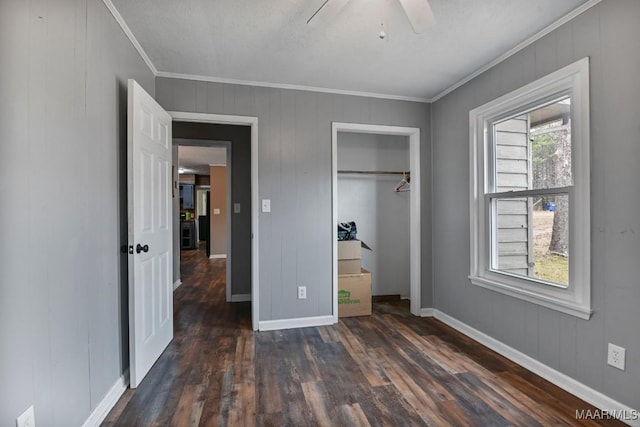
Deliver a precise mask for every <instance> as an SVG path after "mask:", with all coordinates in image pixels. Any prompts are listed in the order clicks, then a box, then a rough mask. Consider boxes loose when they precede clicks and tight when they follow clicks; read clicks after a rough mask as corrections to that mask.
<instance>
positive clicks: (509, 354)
mask: <svg viewBox="0 0 640 427" xmlns="http://www.w3.org/2000/svg"><path fill="white" fill-rule="evenodd" d="M422 310H432V312H433V315H434V316H435V318H436V319H438V320H440V321H441V322H443V323H445V324H447V325H449V326H451V327H452V328H453V329H456V330H457V331H459V332H462V333H463V334H465V335H466V336H468V337H469V338H472V339H474V340H476V341H478V342H479V343H480V344H483V345H485V346H486V347H489V348H490V349H491V350H493V351H495V352H496V353H499V354H501V355H503V356H504V357H506V358H507V359H509V360H511V361H513V362H515V363H517V364H518V365H520V366H522V367H524V368H526V369H528V370H530V371H531V372H533V373H534V374H536V375H538V376H540V377H542V378H544V379H546V380H547V381H549V382H551V383H553V384H555V385H557V386H558V387H560V388H561V389H563V390H565V391H567V392H569V393H571V394H573V395H574V396H577V397H579V398H580V399H582V400H584V401H585V402H588V403H590V404H592V405H593V406H595V407H596V408H598V409H600V410H601V411H603V412H604V411H606V412H608V413H612V414H626V416H627V417H629V418H636V417H637V415H638V413H639V411H638V410H634V409H633V408H630V407H629V406H627V405H624V404H622V403H620V402H618V401H616V400H614V399H612V398H610V397H608V396H605V395H604V394H602V393H600V392H599V391H597V390H594V389H592V388H591V387H589V386H587V385H585V384H582V383H581V382H579V381H576V380H574V379H573V378H571V377H569V376H567V375H565V374H563V373H561V372H558V371H556V370H555V369H553V368H550V367H549V366H547V365H545V364H543V363H541V362H539V361H538V360H536V359H534V358H532V357H530V356H527V355H526V354H524V353H522V352H521V351H518V350H516V349H515V348H513V347H510V346H508V345H506V344H504V343H502V342H500V341H498V340H496V339H495V338H492V337H490V336H489V335H487V334H485V333H484V332H480V331H479V330H477V329H475V328H472V327H471V326H469V325H467V324H466V323H463V322H461V321H459V320H457V319H455V318H453V317H451V316H449V315H447V314H445V313H443V312H441V311H439V310H436V309H428V308H427V309H424V308H423V309H422ZM620 421H622V422H624V423H626V424H628V425H630V426H639V427H640V419H637V418H636V419H620Z"/></svg>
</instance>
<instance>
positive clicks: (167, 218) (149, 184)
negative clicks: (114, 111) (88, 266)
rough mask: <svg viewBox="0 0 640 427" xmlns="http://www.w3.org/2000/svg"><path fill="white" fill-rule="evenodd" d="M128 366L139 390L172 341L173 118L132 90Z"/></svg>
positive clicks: (137, 88) (137, 89)
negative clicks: (145, 377) (141, 383)
mask: <svg viewBox="0 0 640 427" xmlns="http://www.w3.org/2000/svg"><path fill="white" fill-rule="evenodd" d="M128 98H129V99H128V102H129V104H128V138H127V143H128V144H127V145H128V153H127V155H128V159H127V163H128V165H127V167H128V169H127V173H128V203H129V365H130V367H129V369H130V386H131V387H132V388H135V387H137V386H138V384H140V382H141V381H142V379H143V378H144V376H145V375H146V374H147V372H149V370H150V369H151V367H152V366H153V364H154V363H155V361H156V360H158V358H159V357H160V354H162V352H163V351H164V349H165V348H166V347H167V345H168V344H169V342H171V340H172V339H173V256H172V255H173V254H172V249H173V248H172V236H171V229H172V220H171V205H172V203H171V179H172V176H171V159H172V156H171V116H169V114H167V112H166V111H164V110H163V109H162V107H160V105H158V103H157V102H156V101H155V100H154V99H153V98H152V97H151V96H150V95H149V94H148V93H147V92H145V90H144V89H143V88H142V87H141V86H140V85H139V84H138V83H137V82H136V81H135V80H129V93H128Z"/></svg>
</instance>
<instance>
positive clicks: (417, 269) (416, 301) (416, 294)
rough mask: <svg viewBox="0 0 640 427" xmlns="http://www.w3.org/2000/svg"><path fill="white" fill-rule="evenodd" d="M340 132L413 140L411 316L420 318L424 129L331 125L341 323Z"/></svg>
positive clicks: (335, 276) (335, 314) (335, 273)
mask: <svg viewBox="0 0 640 427" xmlns="http://www.w3.org/2000/svg"><path fill="white" fill-rule="evenodd" d="M338 132H351V133H369V134H377V135H399V136H408V137H409V162H410V171H411V192H410V195H409V229H410V237H409V253H410V254H411V259H410V261H409V264H410V266H409V269H410V278H411V279H410V283H411V284H410V289H411V313H412V314H414V315H415V316H419V315H420V304H421V289H422V279H421V277H422V276H421V274H422V273H421V264H422V260H421V244H422V239H421V232H420V230H421V228H420V227H421V223H420V222H421V218H420V194H421V190H420V185H421V179H420V172H421V170H420V128H413V127H400V126H387V125H369V124H362V123H342V122H332V123H331V199H332V200H331V203H332V220H331V224H332V229H331V235H332V236H333V239H332V240H333V256H332V258H333V267H332V268H333V317H334V323H335V322H337V321H338V261H337V258H338V241H337V236H336V233H335V230H336V229H337V224H338Z"/></svg>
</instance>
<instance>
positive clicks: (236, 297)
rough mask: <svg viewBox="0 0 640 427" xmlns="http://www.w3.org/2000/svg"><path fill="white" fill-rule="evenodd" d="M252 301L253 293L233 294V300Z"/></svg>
mask: <svg viewBox="0 0 640 427" xmlns="http://www.w3.org/2000/svg"><path fill="white" fill-rule="evenodd" d="M247 301H251V294H236V295H231V302H247Z"/></svg>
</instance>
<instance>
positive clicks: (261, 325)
mask: <svg viewBox="0 0 640 427" xmlns="http://www.w3.org/2000/svg"><path fill="white" fill-rule="evenodd" d="M335 323H336V321H335V319H334V317H333V316H316V317H300V318H297V319H281V320H263V321H261V322H258V330H259V331H276V330H279V329H293V328H308V327H311V326H325V325H333V324H335Z"/></svg>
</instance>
